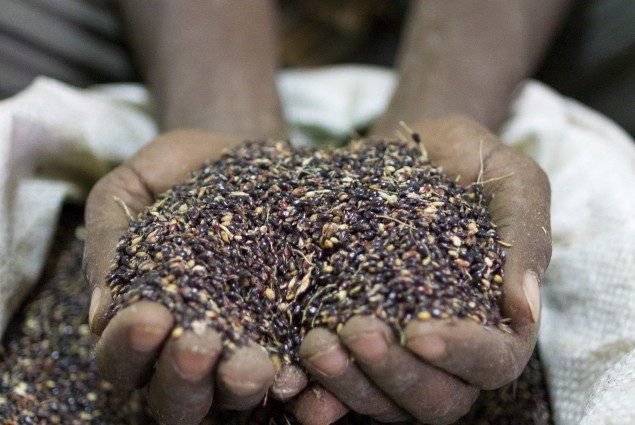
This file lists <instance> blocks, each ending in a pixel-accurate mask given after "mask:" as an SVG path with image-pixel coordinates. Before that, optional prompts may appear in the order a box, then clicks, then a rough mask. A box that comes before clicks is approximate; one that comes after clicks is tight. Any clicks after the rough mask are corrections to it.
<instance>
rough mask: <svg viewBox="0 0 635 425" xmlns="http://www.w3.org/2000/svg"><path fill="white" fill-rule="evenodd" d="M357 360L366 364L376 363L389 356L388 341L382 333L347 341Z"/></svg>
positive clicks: (370, 333) (359, 336) (368, 334)
mask: <svg viewBox="0 0 635 425" xmlns="http://www.w3.org/2000/svg"><path fill="white" fill-rule="evenodd" d="M345 343H346V346H347V347H348V348H350V349H351V351H353V353H354V355H355V358H356V359H357V360H360V361H362V362H365V363H376V362H379V361H381V360H383V359H384V358H386V356H387V355H388V341H387V339H386V336H385V335H383V334H382V333H380V332H368V333H364V334H361V335H355V336H352V337H349V338H347V339H346V340H345Z"/></svg>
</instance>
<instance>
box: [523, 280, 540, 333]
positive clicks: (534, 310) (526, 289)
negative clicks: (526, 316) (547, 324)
mask: <svg viewBox="0 0 635 425" xmlns="http://www.w3.org/2000/svg"><path fill="white" fill-rule="evenodd" d="M522 288H523V293H524V294H525V299H526V300H527V304H528V305H529V311H530V312H531V321H532V322H533V323H538V319H539V318H540V286H539V284H538V276H536V274H535V273H533V272H527V273H526V274H525V278H524V279H523V284H522Z"/></svg>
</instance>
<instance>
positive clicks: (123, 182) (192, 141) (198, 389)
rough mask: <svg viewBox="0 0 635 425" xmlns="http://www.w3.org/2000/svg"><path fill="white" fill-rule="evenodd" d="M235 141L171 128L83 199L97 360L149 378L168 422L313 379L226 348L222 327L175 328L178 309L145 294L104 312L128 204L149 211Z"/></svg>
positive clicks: (254, 350)
mask: <svg viewBox="0 0 635 425" xmlns="http://www.w3.org/2000/svg"><path fill="white" fill-rule="evenodd" d="M238 142H240V140H239V139H236V138H233V137H227V136H222V135H218V134H212V133H207V132H202V131H189V130H180V131H173V132H170V133H166V134H164V135H162V136H160V137H158V138H157V139H156V140H155V141H153V142H152V143H150V144H149V145H148V146H146V147H145V148H143V149H142V150H141V151H140V152H139V153H138V154H136V155H135V156H134V157H133V158H131V159H130V160H129V161H127V162H126V163H124V164H122V165H121V166H119V167H118V168H116V169H115V170H113V171H112V172H111V173H109V174H108V175H106V176H105V177H103V178H102V179H101V180H100V181H99V182H98V183H97V184H96V185H95V187H94V188H93V190H92V191H91V193H90V195H89V198H88V200H87V203H86V217H85V219H86V231H87V236H86V247H85V253H84V272H85V274H86V277H87V279H88V281H89V283H90V285H91V287H92V288H93V289H92V290H93V292H92V298H91V305H90V310H89V324H90V328H91V330H92V331H93V333H95V334H96V335H98V336H99V340H98V341H97V344H96V347H95V357H96V361H97V364H98V366H99V369H100V371H101V373H102V374H103V375H104V377H105V378H106V379H108V380H110V381H111V382H112V383H114V384H116V385H118V386H120V387H124V388H142V387H146V389H147V399H148V404H149V407H150V409H151V412H152V414H153V416H154V417H155V418H156V419H157V420H158V421H159V422H160V423H162V424H197V423H199V422H200V421H201V420H202V419H203V418H204V416H205V415H206V414H207V412H208V411H209V409H210V406H211V405H212V403H214V405H218V406H221V407H224V408H228V409H236V410H247V409H250V408H252V407H254V406H255V405H257V404H258V403H259V402H260V401H261V400H262V399H263V397H264V396H265V394H266V393H267V391H269V392H270V394H271V395H272V396H275V397H277V398H279V399H286V398H290V397H292V396H293V395H295V394H296V393H297V392H299V391H300V390H301V389H302V388H303V387H304V386H305V384H306V376H304V374H303V373H302V372H300V371H299V369H298V368H293V367H286V368H282V369H281V370H278V371H276V370H275V368H274V365H273V363H272V362H271V360H270V359H269V356H268V355H267V353H266V352H265V350H264V349H262V348H261V347H260V346H257V345H255V344H253V345H250V346H246V347H243V348H240V349H237V350H235V351H233V352H231V353H230V354H228V353H224V352H223V344H222V339H221V336H220V335H219V334H218V333H217V332H215V331H213V330H211V329H210V330H207V331H206V332H203V333H200V332H199V333H194V332H185V333H184V334H182V335H181V336H180V337H178V338H175V337H172V330H173V326H174V322H173V318H172V315H171V314H170V312H169V311H168V310H167V309H166V308H165V307H164V306H162V305H160V304H157V303H152V302H148V301H141V302H138V303H136V304H133V305H131V306H129V307H126V308H125V309H123V310H121V311H120V312H118V313H117V314H116V315H115V316H114V317H113V318H112V319H111V320H110V321H108V320H107V318H106V317H107V316H106V313H107V311H108V309H109V307H110V304H111V302H112V298H111V294H110V289H109V287H108V285H107V283H106V281H105V277H106V275H107V273H108V272H109V271H110V266H111V264H112V262H113V260H114V258H115V248H116V245H117V242H118V240H119V238H120V237H121V236H122V235H123V234H124V233H125V232H126V231H127V229H128V222H129V216H128V213H132V214H136V213H138V212H140V211H142V210H143V209H144V208H145V207H146V206H148V205H150V204H151V203H152V202H153V200H154V198H155V197H156V195H158V194H160V193H162V192H164V191H165V190H167V189H169V188H170V187H171V186H172V185H173V184H175V183H177V182H179V181H182V180H184V179H185V177H186V176H187V175H188V174H189V173H190V172H191V171H193V170H195V169H197V168H198V167H199V166H201V165H202V163H203V161H205V160H214V159H217V158H219V157H220V155H221V153H222V152H223V150H224V149H225V148H229V147H232V146H234V145H235V144H237V143H238ZM124 205H125V208H127V209H128V210H129V211H126V210H125V208H124Z"/></svg>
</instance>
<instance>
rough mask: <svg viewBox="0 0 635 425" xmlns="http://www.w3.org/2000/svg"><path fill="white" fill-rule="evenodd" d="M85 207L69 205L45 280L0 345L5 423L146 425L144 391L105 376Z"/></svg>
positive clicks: (0, 402)
mask: <svg viewBox="0 0 635 425" xmlns="http://www.w3.org/2000/svg"><path fill="white" fill-rule="evenodd" d="M81 217H82V211H81V209H79V208H77V209H75V210H72V209H66V210H65V213H64V220H63V221H62V223H61V224H62V225H61V226H60V231H59V232H58V234H57V237H56V242H55V246H54V247H53V250H52V251H51V252H52V253H53V255H52V256H51V258H49V261H48V264H47V265H46V267H45V269H44V277H43V280H42V283H41V284H40V285H39V286H38V290H37V291H34V293H33V294H32V296H31V297H30V299H29V300H28V301H27V303H26V304H25V305H24V307H23V308H22V309H21V310H20V312H19V314H17V315H16V317H14V319H13V320H12V322H11V323H10V324H9V327H8V328H7V331H6V332H5V335H4V338H3V341H2V345H0V419H1V421H0V423H2V424H7V425H18V424H20V425H21V424H63V425H84V424H92V425H115V424H129V425H135V424H138V425H141V424H145V423H148V422H147V421H145V420H144V413H143V409H142V398H141V394H140V393H139V392H137V391H135V392H128V391H122V390H120V389H118V388H115V387H114V386H113V385H112V384H111V383H109V382H107V381H105V380H103V379H101V378H100V376H99V373H98V371H97V365H96V364H95V361H94V358H93V356H92V347H93V344H94V338H93V335H91V333H90V330H89V328H88V323H87V315H88V303H89V301H90V291H89V290H88V285H87V284H86V282H85V281H84V279H83V277H82V273H81V258H82V252H83V243H82V242H81V241H80V240H78V239H76V238H75V237H74V233H75V232H74V231H75V229H76V223H78V222H79V221H80V220H81Z"/></svg>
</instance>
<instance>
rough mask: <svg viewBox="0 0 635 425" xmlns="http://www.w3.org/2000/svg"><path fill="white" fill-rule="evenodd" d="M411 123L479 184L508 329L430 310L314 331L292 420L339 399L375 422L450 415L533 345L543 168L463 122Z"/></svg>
mask: <svg viewBox="0 0 635 425" xmlns="http://www.w3.org/2000/svg"><path fill="white" fill-rule="evenodd" d="M412 127H413V131H415V132H417V133H418V134H419V135H420V137H421V140H422V142H423V144H424V146H425V147H426V149H427V151H428V155H429V157H430V158H431V159H432V160H433V161H434V162H435V163H437V164H439V165H441V166H442V167H443V169H444V170H445V171H446V173H447V174H448V175H449V176H457V177H458V181H459V183H460V184H461V185H464V186H467V185H470V184H473V183H474V182H476V181H480V182H482V184H483V188H484V191H485V195H486V197H487V198H486V199H487V201H486V202H487V203H488V205H487V206H488V211H489V213H490V214H491V217H492V220H493V222H494V223H496V224H497V230H498V233H499V234H500V236H501V239H502V243H504V246H505V251H506V253H507V259H506V263H505V267H504V271H505V274H504V276H505V280H504V285H503V288H504V294H503V297H502V299H501V302H500V308H501V312H502V314H503V316H504V317H506V318H507V319H508V322H507V325H508V326H509V329H508V331H507V332H505V331H502V330H499V329H495V328H492V327H483V326H481V325H479V324H478V323H477V322H476V321H472V320H465V319H459V320H457V319H449V320H446V319H439V318H434V319H432V320H413V321H411V322H410V323H409V324H407V325H406V326H405V328H404V329H403V332H402V333H401V335H400V336H398V335H396V333H395V332H394V331H393V330H392V329H390V328H389V327H388V326H387V325H386V324H385V323H384V322H382V321H380V320H377V319H375V318H369V317H353V318H352V319H351V320H349V321H348V322H347V323H346V324H345V325H344V326H343V327H342V328H341V329H340V330H339V332H338V334H339V335H338V334H336V333H335V332H331V331H328V330H326V329H324V328H319V329H314V330H312V331H311V332H309V333H308V334H307V336H306V337H305V339H304V342H303V345H302V347H301V349H300V356H301V358H302V360H303V363H304V365H305V366H306V367H307V369H308V370H309V371H310V372H311V374H312V376H314V377H315V379H316V380H317V381H318V382H319V384H320V385H319V387H316V388H315V390H314V391H305V392H304V393H303V394H302V395H301V396H300V397H299V400H298V402H297V403H296V405H295V412H296V416H297V417H299V418H300V419H303V420H308V419H309V418H311V417H316V415H317V416H318V417H320V418H323V419H324V420H323V423H328V422H329V421H332V420H334V419H335V418H337V417H339V416H341V415H342V414H343V413H344V412H346V407H344V405H345V406H348V408H351V409H353V410H355V411H358V412H363V413H365V414H368V415H370V416H371V417H373V418H375V419H377V420H379V421H385V422H394V421H399V420H404V419H407V418H409V417H410V418H416V419H417V420H418V421H421V422H423V423H434V424H447V423H452V422H454V421H455V420H456V419H457V418H459V417H460V416H462V415H463V414H465V413H466V412H467V410H468V409H469V408H470V406H471V404H472V403H473V402H474V400H475V398H476V396H477V394H478V392H479V390H480V389H492V388H496V387H499V386H502V385H503V384H505V383H508V382H511V381H512V380H514V379H515V378H516V377H517V376H518V375H519V374H520V372H521V371H522V368H523V367H524V365H525V364H526V362H527V359H528V358H529V356H530V354H531V352H532V349H533V347H534V345H535V342H536V336H537V330H538V320H539V314H540V296H539V282H540V279H541V277H542V275H543V272H544V271H545V269H546V267H547V265H548V262H549V259H550V256H551V239H550V230H549V229H550V227H549V226H550V221H549V204H550V190H549V183H548V181H547V178H546V176H545V174H544V173H543V172H542V170H540V169H539V167H538V166H537V165H536V164H535V163H534V162H533V161H532V160H531V159H530V158H528V157H526V156H524V155H522V154H520V153H518V152H515V151H513V150H511V149H509V148H507V147H505V146H504V145H502V144H501V143H500V141H498V140H497V139H496V138H495V137H494V136H493V135H492V134H490V133H489V132H488V131H486V130H485V129H484V128H482V127H480V126H479V125H477V124H475V123H474V122H472V121H470V120H467V119H463V118H456V117H449V118H441V119H436V120H430V121H427V122H422V123H421V124H418V125H413V126H412ZM426 318H427V314H426ZM399 339H401V341H400V340H399Z"/></svg>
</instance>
